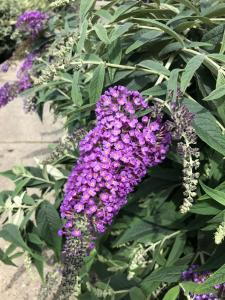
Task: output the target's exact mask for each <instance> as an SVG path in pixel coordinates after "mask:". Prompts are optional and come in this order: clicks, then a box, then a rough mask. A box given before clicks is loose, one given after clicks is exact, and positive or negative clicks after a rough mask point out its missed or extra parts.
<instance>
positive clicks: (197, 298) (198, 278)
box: [181, 265, 225, 300]
mask: <svg viewBox="0 0 225 300" xmlns="http://www.w3.org/2000/svg"><path fill="white" fill-rule="evenodd" d="M198 268H199V266H198V265H191V266H190V267H189V269H188V270H186V271H184V272H183V273H182V275H181V278H182V280H183V281H193V282H195V283H198V284H201V283H203V282H205V281H206V279H208V277H209V276H210V275H211V272H209V271H203V272H199V271H197V270H198ZM214 288H215V289H216V291H215V293H209V294H191V295H190V296H191V297H192V299H193V300H203V299H204V300H219V299H221V295H222V294H223V292H225V283H222V284H218V285H215V286H214Z"/></svg>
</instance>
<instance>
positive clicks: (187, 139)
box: [171, 91, 200, 213]
mask: <svg viewBox="0 0 225 300" xmlns="http://www.w3.org/2000/svg"><path fill="white" fill-rule="evenodd" d="M180 98H181V95H180V94H179V91H178V95H177V98H176V102H173V103H172V104H171V111H172V118H173V121H174V130H173V133H172V135H173V138H174V139H175V140H178V141H179V142H178V144H177V151H178V153H179V154H180V156H181V158H182V161H183V187H184V203H183V204H182V206H181V207H180V211H181V213H186V212H188V211H189V209H190V207H191V206H192V203H193V199H194V197H195V196H196V195H197V194H196V189H197V184H198V180H197V179H198V177H199V173H198V172H197V170H198V168H199V165H200V162H199V156H200V153H199V149H198V148H197V147H195V145H196V141H197V135H196V133H195V130H194V128H193V125H192V123H193V119H194V114H192V113H191V112H190V111H189V110H188V108H187V107H186V106H185V105H182V104H181V102H180Z"/></svg>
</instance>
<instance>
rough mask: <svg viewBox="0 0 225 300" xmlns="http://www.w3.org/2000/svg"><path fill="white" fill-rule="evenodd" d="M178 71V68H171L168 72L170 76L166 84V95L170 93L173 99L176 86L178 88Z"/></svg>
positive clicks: (175, 93)
mask: <svg viewBox="0 0 225 300" xmlns="http://www.w3.org/2000/svg"><path fill="white" fill-rule="evenodd" d="M180 71H181V70H180V69H173V70H172V71H171V73H170V78H169V80H168V84H167V95H170V94H171V93H172V95H173V100H174V99H175V97H176V95H177V88H178V86H177V83H178V76H179V72H180Z"/></svg>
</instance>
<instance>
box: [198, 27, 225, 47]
mask: <svg viewBox="0 0 225 300" xmlns="http://www.w3.org/2000/svg"><path fill="white" fill-rule="evenodd" d="M224 29H225V25H224V24H220V25H218V26H216V27H213V28H212V29H211V30H209V31H206V34H204V35H203V37H202V42H207V43H211V44H212V45H213V48H214V47H216V46H217V45H218V44H220V43H221V40H222V38H223V33H224Z"/></svg>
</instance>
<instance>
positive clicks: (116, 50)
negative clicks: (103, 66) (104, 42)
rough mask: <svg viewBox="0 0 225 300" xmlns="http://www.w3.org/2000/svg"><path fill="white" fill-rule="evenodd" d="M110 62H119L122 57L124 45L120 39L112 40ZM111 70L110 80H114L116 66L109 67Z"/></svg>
mask: <svg viewBox="0 0 225 300" xmlns="http://www.w3.org/2000/svg"><path fill="white" fill-rule="evenodd" d="M108 53H109V62H110V63H113V64H119V63H120V62H121V59H122V47H121V43H120V40H119V39H117V40H116V41H114V42H112V43H111V45H110V46H109V52H108ZM108 72H109V77H110V80H111V81H113V79H114V76H115V73H116V68H110V67H109V68H108Z"/></svg>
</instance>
